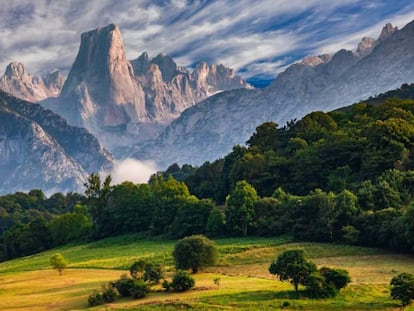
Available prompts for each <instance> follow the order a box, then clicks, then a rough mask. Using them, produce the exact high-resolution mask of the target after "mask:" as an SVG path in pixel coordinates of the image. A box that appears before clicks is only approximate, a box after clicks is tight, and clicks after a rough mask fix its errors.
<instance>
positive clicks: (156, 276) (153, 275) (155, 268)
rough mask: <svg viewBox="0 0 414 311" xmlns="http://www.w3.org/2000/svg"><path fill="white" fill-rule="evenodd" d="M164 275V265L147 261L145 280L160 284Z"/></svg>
mask: <svg viewBox="0 0 414 311" xmlns="http://www.w3.org/2000/svg"><path fill="white" fill-rule="evenodd" d="M163 277H164V267H163V266H162V265H160V264H156V263H146V264H145V266H144V281H147V282H149V283H151V284H158V283H159V282H160V280H161V279H162V278H163Z"/></svg>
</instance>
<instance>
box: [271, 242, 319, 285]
mask: <svg viewBox="0 0 414 311" xmlns="http://www.w3.org/2000/svg"><path fill="white" fill-rule="evenodd" d="M315 271H317V268H316V265H315V264H314V263H313V262H311V261H308V260H306V258H305V255H304V253H303V251H302V250H290V251H286V252H284V253H282V254H281V255H280V256H279V257H277V259H276V260H275V261H273V262H272V264H271V265H270V267H269V272H270V273H271V274H276V275H278V276H279V280H281V281H286V280H289V281H290V282H291V283H292V284H293V286H295V291H298V286H299V284H302V285H304V284H305V281H306V279H307V277H308V276H309V275H310V274H311V273H312V272H315Z"/></svg>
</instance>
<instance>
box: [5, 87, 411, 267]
mask: <svg viewBox="0 0 414 311" xmlns="http://www.w3.org/2000/svg"><path fill="white" fill-rule="evenodd" d="M413 88H414V86H413V85H411V86H408V85H405V86H403V87H402V88H401V89H400V90H397V91H394V92H392V93H387V94H388V95H387V94H385V95H381V96H380V97H378V98H376V99H369V100H368V101H366V102H362V103H358V104H355V105H353V106H350V107H347V108H344V109H341V110H337V111H333V112H330V113H323V112H313V113H310V114H308V115H307V116H305V117H304V118H303V119H301V120H299V121H296V120H293V121H291V122H289V123H288V124H287V125H285V126H283V127H279V126H278V125H277V124H275V123H272V122H267V123H264V124H262V125H260V126H259V127H258V128H257V129H256V132H255V133H253V135H252V136H251V138H250V139H249V140H248V141H247V146H246V147H244V146H235V147H234V148H233V151H232V152H231V153H230V154H228V155H227V156H226V157H225V158H224V159H218V160H217V161H215V162H213V163H209V162H206V163H205V164H204V165H202V166H201V167H198V168H195V167H191V166H189V165H184V166H183V167H180V166H178V165H177V164H174V165H171V166H170V167H169V169H168V170H167V171H166V172H163V173H161V172H160V173H158V174H156V175H154V176H153V177H152V178H151V180H150V181H149V183H148V184H141V185H136V184H133V183H130V182H125V183H122V184H120V185H115V186H111V185H110V183H111V178H110V176H108V177H107V178H105V179H104V180H101V178H100V177H99V176H98V175H96V174H92V175H91V176H90V177H89V179H88V183H87V184H86V191H85V195H86V197H85V198H84V197H82V196H80V195H79V196H78V197H76V200H75V201H76V202H77V203H79V204H78V205H76V206H75V204H74V203H71V204H69V202H73V201H74V200H73V199H74V198H75V197H74V195H71V196H66V197H64V198H65V200H67V202H66V203H64V204H63V203H62V204H60V205H59V204H58V203H57V202H59V200H60V201H61V200H63V199H64V198H62V197H61V195H55V196H54V197H51V198H50V199H47V200H46V199H44V198H42V199H41V202H44V204H43V205H41V206H43V207H42V208H38V209H37V210H40V211H41V212H36V213H33V212H31V215H32V216H31V217H29V218H24V217H21V216H18V217H20V218H16V217H17V216H13V217H14V218H13V217H11V216H10V217H11V218H10V217H9V216H8V218H7V219H17V220H16V221H15V222H11V223H9V225H7V226H4V225H3V227H2V228H3V229H4V230H5V233H4V234H3V236H2V237H3V241H2V243H3V247H2V248H1V249H3V255H2V257H3V259H7V258H13V257H17V256H21V255H26V254H30V253H33V252H35V251H38V250H41V248H42V247H43V249H45V248H47V247H51V246H54V245H63V244H65V243H68V242H73V241H78V240H81V239H99V238H102V237H107V236H114V235H119V234H123V233H130V232H145V233H146V234H148V235H162V236H164V237H172V238H179V237H183V236H187V235H191V234H200V233H203V234H208V235H210V236H246V235H261V236H276V235H280V234H287V235H291V236H293V237H294V238H296V239H300V240H309V241H326V242H333V241H335V242H341V243H349V244H358V245H369V246H380V247H386V248H393V249H396V250H400V251H406V252H412V251H413V247H414V239H413V236H414V225H413V221H412V219H413V217H414V205H413V195H414V160H413V158H414V157H413V152H414V101H413V100H408V99H404V100H403V99H398V98H396V97H398V96H400V95H401V94H410V93H412V89H413ZM401 97H409V96H403V95H401ZM35 194H36V192H35V193H31V194H29V195H28V197H33V196H34V195H35ZM20 196H22V194H16V195H11V196H7V197H2V198H1V199H0V211H2V212H3V214H4V212H6V214H7V215H14V214H16V211H18V210H19V209H15V208H14V207H13V206H14V205H13V206H12V207H10V206H11V205H10V204H11V203H10V202H9V201H10V200H11V198H12V199H13V200H14V201H16V200H18V199H19V197H20ZM39 196H41V195H38V196H37V197H39ZM34 198H36V196H34ZM13 200H11V201H12V202H14V201H13ZM33 200H35V199H33ZM36 200H40V199H36ZM45 202H50V203H48V204H52V202H54V203H53V204H55V205H56V204H58V205H59V206H61V205H62V207H57V206H55V207H49V205H47V204H46V205H45ZM5 204H8V205H7V206H9V207H5ZM13 204H14V203H13ZM16 206H17V205H16ZM16 208H17V207H16ZM23 210H24V211H25V213H26V214H27V213H28V212H27V211H26V210H28V209H27V208H26V209H25V208H24V209H23ZM51 213H55V214H59V215H51ZM17 215H20V214H19V213H17ZM37 218H38V219H43V220H41V221H40V220H35V219H37ZM27 219H28V220H27ZM32 220H35V221H32ZM39 223H40V224H41V225H42V228H43V229H42V230H43V232H44V236H49V237H51V239H50V240H49V241H48V244H47V243H46V244H40V245H43V246H42V247H40V248H39V249H33V248H28V247H27V243H25V238H24V237H25V236H30V237H31V238H32V239H36V238H38V239H41V238H42V237H41V236H39V235H34V234H30V232H32V231H31V230H32V228H33V226H34V224H37V225H39ZM13 225H15V226H13ZM32 245H39V243H37V244H36V243H35V241H32Z"/></svg>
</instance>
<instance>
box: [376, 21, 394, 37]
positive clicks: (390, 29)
mask: <svg viewBox="0 0 414 311" xmlns="http://www.w3.org/2000/svg"><path fill="white" fill-rule="evenodd" d="M397 30H398V27H394V26H393V25H392V24H391V23H387V24H386V25H385V26H384V27H383V28H382V31H381V34H380V36H379V37H378V41H384V40H386V39H388V38H389V37H390V36H391V35H392V34H393V33H394V32H396V31H397Z"/></svg>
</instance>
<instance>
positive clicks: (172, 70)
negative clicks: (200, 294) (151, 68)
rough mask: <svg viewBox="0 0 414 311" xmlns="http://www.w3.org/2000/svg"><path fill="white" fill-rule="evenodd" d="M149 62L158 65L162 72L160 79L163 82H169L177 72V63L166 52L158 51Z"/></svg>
mask: <svg viewBox="0 0 414 311" xmlns="http://www.w3.org/2000/svg"><path fill="white" fill-rule="evenodd" d="M151 63H152V64H157V65H158V68H159V69H160V70H161V73H162V79H163V80H164V81H165V82H170V81H171V80H172V78H173V77H174V76H175V75H176V73H177V64H176V63H175V62H174V60H173V59H172V58H171V57H170V56H169V55H168V54H166V53H159V54H158V55H157V56H155V57H154V58H153V59H152V60H151Z"/></svg>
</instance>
